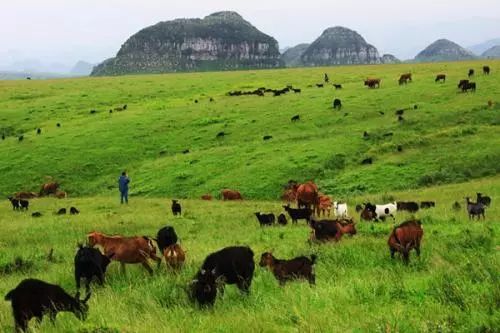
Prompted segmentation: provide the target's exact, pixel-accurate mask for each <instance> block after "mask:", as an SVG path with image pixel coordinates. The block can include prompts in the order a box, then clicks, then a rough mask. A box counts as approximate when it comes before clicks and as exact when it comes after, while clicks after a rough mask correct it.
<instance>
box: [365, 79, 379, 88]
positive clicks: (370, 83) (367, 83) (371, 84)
mask: <svg viewBox="0 0 500 333" xmlns="http://www.w3.org/2000/svg"><path fill="white" fill-rule="evenodd" d="M380 81H381V80H380V79H366V80H365V86H368V88H375V87H376V88H380Z"/></svg>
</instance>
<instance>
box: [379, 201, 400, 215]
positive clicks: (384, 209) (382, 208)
mask: <svg viewBox="0 0 500 333" xmlns="http://www.w3.org/2000/svg"><path fill="white" fill-rule="evenodd" d="M397 210H398V205H397V203H396V202H395V201H394V202H392V203H388V204H385V205H375V214H377V219H382V220H384V219H385V218H386V216H390V217H392V218H393V219H396V218H395V217H394V215H395V214H396V211H397Z"/></svg>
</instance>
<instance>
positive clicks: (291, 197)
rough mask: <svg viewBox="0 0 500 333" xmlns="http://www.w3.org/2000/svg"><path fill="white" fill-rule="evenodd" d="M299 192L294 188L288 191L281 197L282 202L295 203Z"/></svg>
mask: <svg viewBox="0 0 500 333" xmlns="http://www.w3.org/2000/svg"><path fill="white" fill-rule="evenodd" d="M296 191H297V190H296V189H294V188H290V189H287V190H285V191H284V192H283V194H282V195H281V200H283V201H286V202H288V203H290V202H294V201H295V200H297V192H296Z"/></svg>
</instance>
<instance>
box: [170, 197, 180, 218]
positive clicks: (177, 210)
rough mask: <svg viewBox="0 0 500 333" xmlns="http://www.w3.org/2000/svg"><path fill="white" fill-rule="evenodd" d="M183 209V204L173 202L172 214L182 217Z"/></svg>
mask: <svg viewBox="0 0 500 333" xmlns="http://www.w3.org/2000/svg"><path fill="white" fill-rule="evenodd" d="M181 212H182V209H181V204H180V203H179V202H177V200H172V214H174V216H177V215H181Z"/></svg>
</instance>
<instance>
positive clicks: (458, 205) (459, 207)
mask: <svg viewBox="0 0 500 333" xmlns="http://www.w3.org/2000/svg"><path fill="white" fill-rule="evenodd" d="M451 208H452V209H453V210H454V211H459V210H460V209H462V206H460V204H459V203H458V201H455V202H454V203H453V205H452V206H451Z"/></svg>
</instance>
